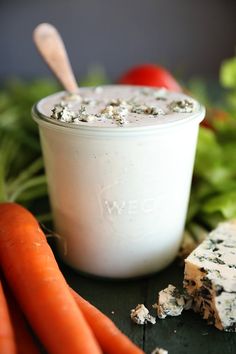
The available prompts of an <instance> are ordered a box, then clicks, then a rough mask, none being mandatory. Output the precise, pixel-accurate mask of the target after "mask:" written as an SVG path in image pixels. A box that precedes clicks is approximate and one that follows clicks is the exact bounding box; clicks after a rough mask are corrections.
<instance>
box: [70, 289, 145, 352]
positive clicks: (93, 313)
mask: <svg viewBox="0 0 236 354" xmlns="http://www.w3.org/2000/svg"><path fill="white" fill-rule="evenodd" d="M70 290H71V293H72V294H73V296H74V299H75V301H76V303H77V305H78V306H79V308H80V309H81V311H82V312H83V315H84V317H85V318H86V320H87V322H88V324H89V325H90V327H91V328H92V330H93V332H94V334H95V336H96V338H97V340H98V342H99V343H100V345H101V348H102V349H103V351H104V352H105V353H109V354H143V353H144V352H143V351H142V350H141V349H139V348H138V347H137V346H136V345H135V344H134V343H133V342H132V341H131V340H130V339H129V338H128V337H127V336H126V335H125V334H123V333H122V332H121V331H120V330H119V329H118V328H117V327H116V325H115V324H114V322H112V321H111V320H110V318H108V317H107V316H105V315H104V314H103V313H102V312H101V311H99V310H98V309H97V308H96V307H94V306H93V305H91V304H90V303H89V302H88V301H86V300H85V299H83V298H82V297H81V296H80V295H79V294H77V293H76V292H75V291H74V290H73V289H70Z"/></svg>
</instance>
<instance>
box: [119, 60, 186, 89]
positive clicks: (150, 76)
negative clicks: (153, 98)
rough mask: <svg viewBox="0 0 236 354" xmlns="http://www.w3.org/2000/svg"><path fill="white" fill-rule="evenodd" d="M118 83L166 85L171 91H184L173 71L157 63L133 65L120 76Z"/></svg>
mask: <svg viewBox="0 0 236 354" xmlns="http://www.w3.org/2000/svg"><path fill="white" fill-rule="evenodd" d="M118 83H119V84H123V85H140V86H152V87H164V88H166V89H168V90H171V91H176V92H181V91H182V88H181V86H180V85H179V84H178V82H177V81H176V80H175V78H174V77H173V76H172V75H171V73H170V72H169V71H167V70H166V69H165V68H163V67H161V66H159V65H155V64H144V65H139V66H135V67H133V68H132V69H130V70H128V71H127V72H126V73H124V74H123V75H122V76H121V77H120V78H119V80H118Z"/></svg>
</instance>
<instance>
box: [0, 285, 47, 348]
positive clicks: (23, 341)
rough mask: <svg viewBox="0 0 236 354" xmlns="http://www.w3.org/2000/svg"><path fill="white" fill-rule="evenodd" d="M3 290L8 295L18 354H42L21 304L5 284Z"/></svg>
mask: <svg viewBox="0 0 236 354" xmlns="http://www.w3.org/2000/svg"><path fill="white" fill-rule="evenodd" d="M3 288H4V292H5V294H6V298H7V303H8V308H9V313H10V317H11V322H12V327H13V330H14V334H15V342H16V347H17V354H40V350H39V348H38V347H37V344H36V342H35V340H34V338H33V336H32V335H31V333H30V328H29V325H28V323H27V322H26V320H25V318H24V315H23V313H22V311H21V309H20V307H19V304H18V303H17V301H16V299H15V298H14V296H13V294H12V293H11V291H10V289H9V287H8V286H7V284H6V283H5V282H3Z"/></svg>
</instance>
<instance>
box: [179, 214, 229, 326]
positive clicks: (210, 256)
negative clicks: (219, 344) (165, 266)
mask: <svg viewBox="0 0 236 354" xmlns="http://www.w3.org/2000/svg"><path fill="white" fill-rule="evenodd" d="M184 287H185V289H186V291H187V293H188V294H189V295H191V296H192V297H193V305H192V307H193V309H194V311H196V312H199V313H200V314H201V315H202V317H203V318H204V319H206V320H207V321H208V323H209V324H214V325H215V326H216V327H217V328H218V329H220V330H224V331H228V332H236V221H231V222H226V223H222V224H220V225H219V226H218V227H217V228H216V229H215V230H213V231H212V232H211V233H210V234H209V236H208V237H207V238H206V240H205V241H203V242H202V244H201V245H199V246H198V247H197V248H196V249H195V250H194V251H193V252H192V253H191V254H190V255H189V256H188V257H187V259H186V260H185V271H184Z"/></svg>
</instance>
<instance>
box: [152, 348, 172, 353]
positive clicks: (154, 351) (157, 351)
mask: <svg viewBox="0 0 236 354" xmlns="http://www.w3.org/2000/svg"><path fill="white" fill-rule="evenodd" d="M151 354H168V351H167V350H166V349H163V348H156V349H154V350H153V351H152V353H151Z"/></svg>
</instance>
